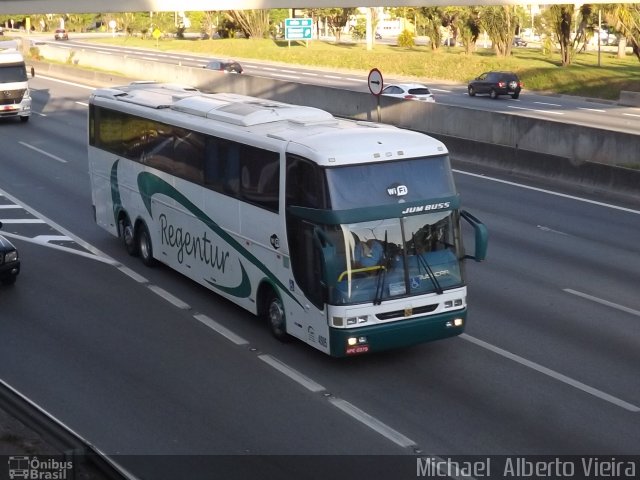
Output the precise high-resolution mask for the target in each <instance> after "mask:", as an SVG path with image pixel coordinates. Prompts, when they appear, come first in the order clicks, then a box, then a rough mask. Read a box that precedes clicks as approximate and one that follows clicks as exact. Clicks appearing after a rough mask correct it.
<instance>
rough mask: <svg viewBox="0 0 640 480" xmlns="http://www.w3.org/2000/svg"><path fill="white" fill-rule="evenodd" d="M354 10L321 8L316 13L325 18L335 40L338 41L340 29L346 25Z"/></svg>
mask: <svg viewBox="0 0 640 480" xmlns="http://www.w3.org/2000/svg"><path fill="white" fill-rule="evenodd" d="M355 12H356V9H355V8H322V9H320V10H319V12H318V13H319V15H320V16H322V17H324V18H325V21H326V22H327V24H328V25H329V28H330V29H331V31H332V32H333V34H334V35H335V37H336V42H337V43H340V36H341V34H342V29H343V28H344V27H345V26H346V25H347V22H348V21H349V18H350V17H351V15H353V14H354V13H355Z"/></svg>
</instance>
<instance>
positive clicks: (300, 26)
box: [284, 18, 313, 47]
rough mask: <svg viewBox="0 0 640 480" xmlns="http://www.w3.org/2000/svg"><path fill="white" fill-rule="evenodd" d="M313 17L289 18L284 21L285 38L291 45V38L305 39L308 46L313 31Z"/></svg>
mask: <svg viewBox="0 0 640 480" xmlns="http://www.w3.org/2000/svg"><path fill="white" fill-rule="evenodd" d="M312 27H313V20H312V19H311V18H287V19H285V21H284V38H285V40H287V41H288V42H289V46H291V40H304V41H305V42H306V45H307V47H308V46H309V40H311V38H312V36H311V34H312V31H313V28H312Z"/></svg>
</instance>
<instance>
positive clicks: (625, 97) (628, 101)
mask: <svg viewBox="0 0 640 480" xmlns="http://www.w3.org/2000/svg"><path fill="white" fill-rule="evenodd" d="M618 105H622V106H625V107H640V92H628V91H626V90H622V91H621V92H620V99H619V100H618Z"/></svg>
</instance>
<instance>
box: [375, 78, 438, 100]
mask: <svg viewBox="0 0 640 480" xmlns="http://www.w3.org/2000/svg"><path fill="white" fill-rule="evenodd" d="M382 95H385V96H387V97H396V98H404V99H405V100H419V101H422V102H435V101H436V99H435V97H434V96H433V94H432V93H431V91H430V90H429V87H427V86H426V85H422V84H421V83H393V84H390V85H387V86H386V87H384V89H383V90H382Z"/></svg>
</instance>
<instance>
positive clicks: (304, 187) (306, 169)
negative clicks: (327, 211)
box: [286, 155, 327, 208]
mask: <svg viewBox="0 0 640 480" xmlns="http://www.w3.org/2000/svg"><path fill="white" fill-rule="evenodd" d="M324 186H325V182H324V176H323V172H322V170H321V169H320V168H318V166H317V165H315V164H312V163H311V162H309V161H308V160H306V159H304V158H300V157H297V156H296V155H288V156H287V182H286V199H287V205H296V206H298V207H307V208H327V205H326V201H325V195H324Z"/></svg>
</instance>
